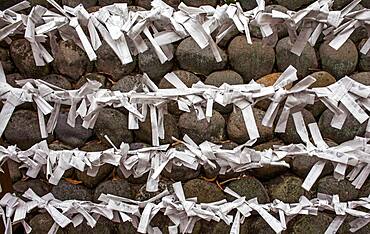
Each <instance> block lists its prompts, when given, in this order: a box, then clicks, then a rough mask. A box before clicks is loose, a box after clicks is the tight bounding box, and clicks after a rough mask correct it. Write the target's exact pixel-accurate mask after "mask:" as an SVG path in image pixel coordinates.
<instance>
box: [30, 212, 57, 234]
mask: <svg viewBox="0 0 370 234" xmlns="http://www.w3.org/2000/svg"><path fill="white" fill-rule="evenodd" d="M54 222H55V221H54V220H53V218H52V217H51V216H50V214H49V213H43V214H38V215H36V216H34V217H33V218H32V219H31V221H30V223H29V224H30V226H31V228H32V231H31V234H37V233H48V232H49V230H50V228H51V227H52V226H53V224H54ZM63 233H64V232H63V229H62V228H59V229H58V231H57V234H63Z"/></svg>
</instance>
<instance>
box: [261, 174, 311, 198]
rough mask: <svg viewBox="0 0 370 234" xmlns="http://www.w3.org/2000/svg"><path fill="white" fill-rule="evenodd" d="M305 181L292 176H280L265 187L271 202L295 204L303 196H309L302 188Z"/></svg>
mask: <svg viewBox="0 0 370 234" xmlns="http://www.w3.org/2000/svg"><path fill="white" fill-rule="evenodd" d="M302 183H303V180H302V179H300V178H299V177H296V176H292V175H285V176H279V177H276V178H274V179H272V180H269V181H268V182H267V183H266V184H265V187H266V189H267V191H268V194H269V196H270V198H271V200H274V199H278V200H280V201H283V202H286V203H295V202H298V201H299V198H300V197H301V196H303V195H305V196H307V193H306V192H305V190H304V189H303V188H302V187H301V185H302Z"/></svg>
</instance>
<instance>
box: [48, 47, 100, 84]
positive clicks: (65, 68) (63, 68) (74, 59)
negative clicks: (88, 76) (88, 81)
mask: <svg viewBox="0 0 370 234" xmlns="http://www.w3.org/2000/svg"><path fill="white" fill-rule="evenodd" d="M54 66H55V68H56V70H57V71H58V72H59V73H60V74H62V75H66V76H68V77H70V78H71V79H72V80H73V81H78V80H79V79H80V77H81V76H82V75H83V74H85V73H86V72H90V71H91V70H92V68H93V64H92V63H91V62H90V60H89V58H88V57H87V55H86V53H85V51H83V50H82V49H81V48H80V47H78V46H77V45H76V44H75V43H74V42H73V41H70V40H69V41H61V42H60V43H59V44H58V49H57V53H56V55H55V61H54Z"/></svg>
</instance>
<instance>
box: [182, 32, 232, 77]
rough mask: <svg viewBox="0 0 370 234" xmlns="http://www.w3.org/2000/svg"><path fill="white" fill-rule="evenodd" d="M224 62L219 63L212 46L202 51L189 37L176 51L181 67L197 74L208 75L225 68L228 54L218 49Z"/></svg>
mask: <svg viewBox="0 0 370 234" xmlns="http://www.w3.org/2000/svg"><path fill="white" fill-rule="evenodd" d="M218 51H219V53H220V56H221V58H222V61H220V62H217V61H216V59H215V57H214V55H213V53H212V50H211V48H210V46H207V47H206V48H204V49H201V48H200V47H199V46H198V44H197V43H196V42H195V41H194V40H193V39H192V38H191V37H188V38H186V39H185V40H183V41H181V43H180V44H179V46H178V47H177V50H176V58H177V61H178V63H179V65H180V67H181V68H182V69H184V70H187V71H191V72H194V73H196V74H198V73H199V74H203V75H208V74H210V73H211V72H213V71H216V70H221V69H223V68H225V66H226V64H227V60H228V59H227V54H226V53H225V51H223V50H222V49H221V48H219V47H218Z"/></svg>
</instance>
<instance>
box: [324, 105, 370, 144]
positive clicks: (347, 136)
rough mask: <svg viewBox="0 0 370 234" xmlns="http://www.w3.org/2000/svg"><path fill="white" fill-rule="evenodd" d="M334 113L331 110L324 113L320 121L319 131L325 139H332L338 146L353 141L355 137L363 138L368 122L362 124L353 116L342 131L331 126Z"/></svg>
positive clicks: (349, 116)
mask: <svg viewBox="0 0 370 234" xmlns="http://www.w3.org/2000/svg"><path fill="white" fill-rule="evenodd" d="M333 116H334V113H333V112H331V111H330V110H329V109H328V110H326V111H324V112H323V113H322V115H321V117H320V120H319V123H318V125H319V129H320V131H321V135H322V136H323V137H324V138H329V139H332V140H333V141H334V142H336V143H337V144H340V143H342V142H345V141H349V140H352V139H353V138H354V137H355V136H362V135H363V134H364V133H365V129H366V122H365V123H363V124H360V123H359V122H358V121H357V120H356V119H355V118H354V117H353V116H352V115H351V114H349V115H348V116H347V118H346V121H345V122H344V124H343V126H342V129H336V128H333V127H332V126H330V123H331V121H332V118H333Z"/></svg>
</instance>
